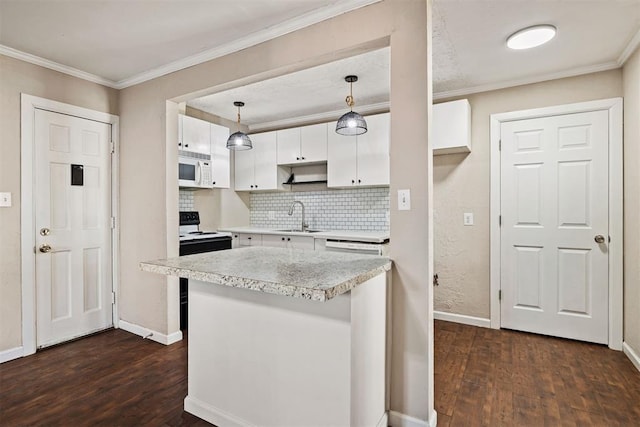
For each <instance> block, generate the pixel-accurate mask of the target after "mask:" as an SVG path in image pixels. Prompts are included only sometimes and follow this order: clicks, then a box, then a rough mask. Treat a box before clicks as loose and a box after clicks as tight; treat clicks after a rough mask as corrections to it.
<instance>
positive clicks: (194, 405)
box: [184, 395, 253, 427]
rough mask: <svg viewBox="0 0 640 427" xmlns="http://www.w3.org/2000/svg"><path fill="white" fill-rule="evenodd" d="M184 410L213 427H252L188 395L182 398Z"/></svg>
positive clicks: (240, 419) (247, 422) (248, 423)
mask: <svg viewBox="0 0 640 427" xmlns="http://www.w3.org/2000/svg"><path fill="white" fill-rule="evenodd" d="M184 410H185V412H188V413H190V414H193V415H195V416H196V417H198V418H202V419H203V420H205V421H208V422H210V423H212V424H214V425H224V426H228V427H250V426H251V427H252V426H253V424H251V423H250V422H249V421H246V420H243V419H242V418H238V417H236V416H235V415H231V414H229V413H227V412H225V411H222V410H220V409H218V408H216V407H213V406H211V405H209V404H208V403H205V402H203V401H201V400H198V399H196V398H193V397H191V396H189V395H187V397H185V398H184Z"/></svg>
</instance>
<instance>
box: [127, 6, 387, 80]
mask: <svg viewBox="0 0 640 427" xmlns="http://www.w3.org/2000/svg"><path fill="white" fill-rule="evenodd" d="M379 1H380V0H348V1H347V0H342V1H338V2H336V3H334V4H332V5H329V6H327V7H324V8H322V9H318V10H314V11H312V12H309V13H306V14H304V15H301V16H298V17H296V18H293V19H290V20H288V21H285V22H282V23H279V24H276V25H273V26H271V27H269V28H266V29H264V30H260V31H257V32H255V33H252V34H249V35H248V36H246V37H242V38H240V39H237V40H234V41H232V42H230V43H227V44H224V45H222V46H218V47H216V48H213V49H209V50H205V51H204V52H201V53H198V54H196V55H192V56H189V57H186V58H183V59H180V60H178V61H174V62H170V63H168V64H166V65H163V66H161V67H158V68H154V69H153V70H149V71H146V72H144V73H141V74H138V75H135V76H133V77H130V78H127V79H124V80H120V81H119V82H117V83H116V88H117V89H124V88H127V87H129V86H133V85H137V84H140V83H143V82H146V81H148V80H152V79H155V78H157V77H161V76H164V75H166V74H169V73H173V72H176V71H179V70H182V69H185V68H188V67H192V66H194V65H198V64H201V63H203V62H207V61H211V60H212V59H216V58H220V57H221V56H224V55H228V54H230V53H234V52H238V51H240V50H242V49H246V48H248V47H251V46H255V45H257V44H260V43H264V42H266V41H269V40H272V39H275V38H277V37H281V36H284V35H286V34H289V33H292V32H294V31H298V30H300V29H302V28H306V27H309V26H311V25H314V24H317V23H319V22H322V21H325V20H327V19H330V18H333V17H335V16H338V15H342V14H344V13H347V12H351V11H352V10H355V9H359V8H361V7H364V6H368V5H371V4H374V3H378V2H379Z"/></svg>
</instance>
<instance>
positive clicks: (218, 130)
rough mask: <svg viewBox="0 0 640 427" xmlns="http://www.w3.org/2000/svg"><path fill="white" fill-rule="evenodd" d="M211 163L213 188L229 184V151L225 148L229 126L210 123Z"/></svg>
mask: <svg viewBox="0 0 640 427" xmlns="http://www.w3.org/2000/svg"><path fill="white" fill-rule="evenodd" d="M210 134H211V164H212V169H213V171H212V172H213V173H212V181H213V182H212V183H213V187H214V188H229V186H230V182H231V179H230V169H231V168H230V163H229V162H230V153H229V149H227V139H228V138H229V128H227V127H224V126H220V125H216V124H213V123H211V126H210Z"/></svg>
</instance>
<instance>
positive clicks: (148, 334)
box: [118, 319, 182, 345]
mask: <svg viewBox="0 0 640 427" xmlns="http://www.w3.org/2000/svg"><path fill="white" fill-rule="evenodd" d="M118 325H119V328H120V329H122V330H124V331H127V332H131V333H132V334H135V335H138V336H141V337H142V338H146V339H150V340H151V341H155V342H159V343H160V344H164V345H171V344H173V343H176V342H178V341H181V340H182V331H177V332H174V333H172V334H169V335H166V334H161V333H160V332H158V331H154V330H153V329H148V328H145V327H143V326H140V325H136V324H135V323H130V322H127V321H126V320H122V319H120V320H119V322H118Z"/></svg>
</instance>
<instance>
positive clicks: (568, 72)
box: [433, 61, 620, 100]
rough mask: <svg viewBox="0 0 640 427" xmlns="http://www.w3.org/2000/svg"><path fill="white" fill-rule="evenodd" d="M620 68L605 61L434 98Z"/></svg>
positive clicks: (439, 93) (457, 90)
mask: <svg viewBox="0 0 640 427" xmlns="http://www.w3.org/2000/svg"><path fill="white" fill-rule="evenodd" d="M616 68H620V64H619V63H618V62H616V61H610V62H604V63H602V64H596V65H589V66H586V67H579V68H572V69H569V70H564V71H559V72H557V73H549V74H538V75H535V76H531V77H526V78H522V79H515V80H506V81H502V82H496V83H488V84H485V85H479V86H471V87H466V88H462V89H454V90H447V91H443V92H435V93H434V94H433V99H434V100H439V99H445V98H454V97H458V96H464V95H471V94H474V93H480V92H489V91H491V90H498V89H506V88H510V87H514V86H522V85H528V84H533V83H540V82H546V81H549V80H557V79H564V78H567V77H575V76H581V75H583V74H591V73H598V72H601V71H608V70H614V69H616Z"/></svg>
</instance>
